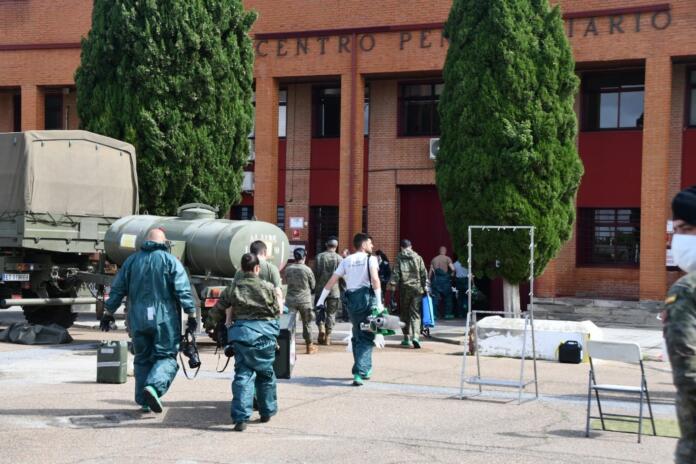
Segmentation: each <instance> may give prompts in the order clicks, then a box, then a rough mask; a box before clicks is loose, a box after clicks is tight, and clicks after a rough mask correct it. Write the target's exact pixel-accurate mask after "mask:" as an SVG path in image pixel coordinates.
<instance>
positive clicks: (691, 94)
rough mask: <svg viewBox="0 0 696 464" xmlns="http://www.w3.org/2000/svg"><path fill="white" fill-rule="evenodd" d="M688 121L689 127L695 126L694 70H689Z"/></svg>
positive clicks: (695, 80) (695, 86) (695, 78)
mask: <svg viewBox="0 0 696 464" xmlns="http://www.w3.org/2000/svg"><path fill="white" fill-rule="evenodd" d="M688 98H689V106H688V108H689V123H688V125H689V126H690V127H694V126H696V70H690V71H689V96H688Z"/></svg>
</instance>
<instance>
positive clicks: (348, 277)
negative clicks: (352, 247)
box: [334, 251, 379, 290]
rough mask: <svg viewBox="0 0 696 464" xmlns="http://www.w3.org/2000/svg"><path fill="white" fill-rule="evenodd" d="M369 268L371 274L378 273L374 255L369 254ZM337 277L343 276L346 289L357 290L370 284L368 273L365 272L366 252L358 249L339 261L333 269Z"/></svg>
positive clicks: (377, 264)
mask: <svg viewBox="0 0 696 464" xmlns="http://www.w3.org/2000/svg"><path fill="white" fill-rule="evenodd" d="M370 269H372V272H373V273H374V274H373V275H378V273H379V263H378V261H377V257H376V256H370ZM334 274H336V275H337V276H339V277H343V280H345V282H346V289H347V290H358V289H359V288H362V287H369V286H370V275H369V274H368V272H367V253H365V252H364V251H358V252H355V253H353V254H352V255H350V256H348V257H347V258H345V259H344V260H343V261H341V264H339V265H338V267H337V268H336V270H335V271H334Z"/></svg>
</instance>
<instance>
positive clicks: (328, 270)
mask: <svg viewBox="0 0 696 464" xmlns="http://www.w3.org/2000/svg"><path fill="white" fill-rule="evenodd" d="M337 248H338V239H337V238H336V237H333V236H332V237H329V239H328V240H327V241H326V251H324V252H323V253H319V254H318V255H317V259H316V260H315V262H314V277H315V280H316V288H318V289H323V288H324V285H326V282H328V281H329V279H330V278H331V277H332V276H333V273H334V271H336V268H338V265H339V264H341V261H343V258H342V257H341V255H339V254H338V253H336V249H337ZM341 282H342V280H341ZM341 282H339V283H338V284H337V285H334V286H333V288H332V289H331V292H330V293H329V296H328V297H327V298H326V302H325V306H326V309H325V310H324V311H323V317H319V318H318V320H317V326H318V327H319V337H318V340H317V341H318V342H319V344H320V345H330V344H331V332H332V331H333V328H334V326H335V325H336V313H337V312H338V308H339V307H340V306H341V289H340V285H341ZM315 296H316V298H315V300H318V299H319V296H320V295H319V292H317V294H316V295H315Z"/></svg>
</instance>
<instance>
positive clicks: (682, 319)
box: [664, 272, 696, 464]
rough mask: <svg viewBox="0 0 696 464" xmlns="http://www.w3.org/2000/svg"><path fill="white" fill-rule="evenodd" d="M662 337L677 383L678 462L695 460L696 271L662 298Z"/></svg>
mask: <svg viewBox="0 0 696 464" xmlns="http://www.w3.org/2000/svg"><path fill="white" fill-rule="evenodd" d="M665 311H666V313H667V314H666V320H665V325H664V335H665V341H666V342H667V351H668V353H669V362H670V364H671V365H672V375H673V377H674V385H675V386H676V387H677V416H678V419H679V428H680V429H681V438H680V439H679V443H678V445H677V451H676V455H675V460H676V462H677V464H687V463H689V464H692V463H696V272H692V273H691V274H688V275H686V276H684V277H682V278H681V279H679V280H678V281H677V282H676V283H675V284H674V285H673V286H672V288H671V289H670V290H669V293H668V297H667V300H666V302H665Z"/></svg>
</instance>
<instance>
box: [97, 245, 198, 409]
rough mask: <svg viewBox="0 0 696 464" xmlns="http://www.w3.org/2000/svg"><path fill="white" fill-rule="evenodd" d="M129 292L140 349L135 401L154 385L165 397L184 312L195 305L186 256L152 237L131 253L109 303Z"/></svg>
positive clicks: (142, 401) (141, 402) (142, 402)
mask: <svg viewBox="0 0 696 464" xmlns="http://www.w3.org/2000/svg"><path fill="white" fill-rule="evenodd" d="M124 297H128V326H129V327H130V331H131V337H132V340H133V351H134V352H135V359H134V362H133V364H134V370H135V402H136V403H138V404H139V405H141V406H143V405H146V404H147V403H146V402H145V398H144V394H143V390H144V388H145V387H146V386H151V387H153V388H154V389H155V390H156V391H157V394H158V395H159V396H160V397H161V396H163V395H164V394H165V393H166V392H167V390H168V389H169V387H170V385H171V384H172V381H173V380H174V377H175V376H176V373H177V371H178V370H179V365H178V364H177V362H176V355H177V353H178V352H179V341H180V339H181V313H180V310H179V308H181V309H183V310H184V311H185V312H186V313H187V314H189V315H190V316H193V315H195V313H196V307H195V305H194V302H193V296H192V294H191V284H190V283H189V279H188V275H187V274H186V271H185V270H184V267H183V266H182V264H181V262H179V260H178V259H176V258H175V257H174V256H172V255H171V254H169V253H168V252H167V246H166V245H165V244H164V243H157V242H151V241H147V242H145V243H143V245H142V247H141V248H140V251H139V252H138V253H135V254H133V255H131V256H129V257H128V259H126V262H125V263H123V266H122V267H121V269H120V270H119V272H118V274H117V275H116V279H115V280H114V282H113V284H112V286H111V293H110V294H109V299H108V300H107V301H106V303H105V304H104V307H105V309H106V310H107V311H109V312H110V313H112V314H113V313H115V312H116V310H117V309H118V308H119V306H121V302H122V301H123V298H124Z"/></svg>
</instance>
